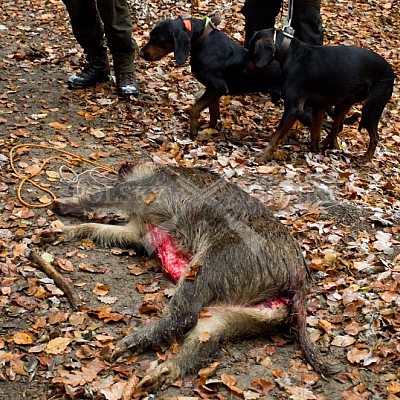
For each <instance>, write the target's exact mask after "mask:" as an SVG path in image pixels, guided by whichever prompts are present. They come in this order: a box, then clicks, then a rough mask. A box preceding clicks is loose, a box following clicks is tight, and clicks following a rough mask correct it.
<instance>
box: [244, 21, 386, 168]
mask: <svg viewBox="0 0 400 400" xmlns="http://www.w3.org/2000/svg"><path fill="white" fill-rule="evenodd" d="M275 60H278V61H279V63H280V64H281V66H282V79H283V81H282V97H283V100H284V103H285V111H284V114H283V116H282V119H281V121H280V123H279V125H278V128H277V130H276V132H275V133H274V135H273V136H272V139H271V141H270V142H269V145H268V147H267V148H266V150H265V151H264V153H263V154H262V156H261V157H259V159H258V160H259V161H266V160H268V159H269V158H270V157H271V156H272V154H273V152H274V149H275V148H276V146H277V145H278V144H279V143H280V142H281V141H282V140H283V139H284V138H285V136H286V135H287V134H288V132H289V130H290V128H291V127H292V126H293V124H294V123H295V121H296V120H297V119H298V118H299V115H301V113H302V111H303V107H304V104H305V103H307V104H308V105H309V106H311V107H312V109H313V119H312V124H311V150H312V151H318V150H319V146H320V136H321V127H322V123H323V117H324V114H325V110H326V108H328V107H330V106H334V107H335V110H334V115H333V124H332V128H331V130H330V132H329V133H328V135H327V137H326V139H325V140H324V141H323V144H322V148H323V149H330V148H338V147H339V146H338V143H337V135H338V134H339V132H341V131H342V129H343V121H344V118H345V115H346V113H347V112H348V111H349V109H350V107H351V106H352V105H353V104H356V103H360V102H364V105H363V109H362V117H361V120H360V124H359V131H361V129H362V128H363V127H365V129H366V130H367V131H368V133H369V137H370V140H369V146H368V150H367V152H366V153H365V155H364V159H365V160H366V161H370V160H371V159H372V157H373V154H374V152H375V149H376V146H377V144H378V140H379V135H378V122H379V120H380V118H381V115H382V112H383V110H384V108H385V106H386V104H387V102H388V101H389V100H390V98H391V95H392V91H393V83H394V72H393V70H392V68H391V66H390V65H389V63H388V62H387V61H386V60H385V59H384V58H383V57H381V56H380V55H378V54H377V53H375V52H373V51H371V50H367V49H362V48H359V47H355V46H311V45H308V44H305V43H303V42H301V41H300V40H298V39H296V38H293V37H292V36H291V35H289V34H287V33H286V32H282V31H275V30H274V29H264V30H261V31H259V32H257V33H256V34H255V35H254V36H253V38H252V39H251V41H250V45H249V61H248V66H249V68H250V69H251V70H253V69H254V67H256V68H260V69H262V68H265V67H266V66H268V65H269V63H271V62H275Z"/></svg>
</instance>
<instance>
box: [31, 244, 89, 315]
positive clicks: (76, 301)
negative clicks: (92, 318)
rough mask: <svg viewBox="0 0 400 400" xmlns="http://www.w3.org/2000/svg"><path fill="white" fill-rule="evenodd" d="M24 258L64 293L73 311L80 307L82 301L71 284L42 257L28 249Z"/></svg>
mask: <svg viewBox="0 0 400 400" xmlns="http://www.w3.org/2000/svg"><path fill="white" fill-rule="evenodd" d="M25 257H27V258H28V260H29V261H31V262H32V263H33V264H35V265H36V266H37V267H38V268H39V269H40V270H41V271H43V272H44V273H45V274H46V275H47V276H48V277H49V278H51V279H53V281H54V282H55V284H56V285H57V286H58V287H59V288H60V289H61V290H62V291H63V292H64V294H65V295H66V296H67V299H68V301H69V302H70V303H71V305H72V307H73V308H74V309H75V310H78V309H79V308H80V307H81V305H82V301H81V299H80V298H79V296H78V294H77V293H76V292H75V290H74V288H73V287H72V286H71V284H70V283H69V282H68V281H67V279H65V278H64V277H63V275H62V274H60V273H59V272H58V271H56V269H55V268H54V267H53V266H52V265H51V264H49V263H48V262H46V261H45V260H43V258H42V257H40V256H39V254H38V253H36V251H34V250H32V249H30V248H29V247H27V248H26V250H25Z"/></svg>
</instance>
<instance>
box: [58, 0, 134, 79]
mask: <svg viewBox="0 0 400 400" xmlns="http://www.w3.org/2000/svg"><path fill="white" fill-rule="evenodd" d="M63 2H64V4H65V6H66V7H67V11H68V14H69V17H70V19H71V26H72V31H73V33H74V36H75V38H76V40H77V42H78V43H79V44H80V45H81V46H82V48H83V50H84V51H85V53H86V54H87V56H88V58H90V57H100V58H101V57H102V56H106V54H107V48H106V42H105V39H107V45H108V47H109V49H110V53H111V55H112V58H113V63H114V69H115V71H116V72H134V70H135V64H134V60H135V48H136V43H135V41H134V40H133V38H132V18H131V15H130V12H129V8H128V4H127V2H126V0H63Z"/></svg>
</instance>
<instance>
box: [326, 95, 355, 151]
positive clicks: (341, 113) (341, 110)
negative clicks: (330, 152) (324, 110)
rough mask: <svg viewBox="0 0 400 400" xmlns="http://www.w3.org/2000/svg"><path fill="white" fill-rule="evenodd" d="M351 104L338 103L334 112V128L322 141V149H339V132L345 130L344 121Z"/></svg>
mask: <svg viewBox="0 0 400 400" xmlns="http://www.w3.org/2000/svg"><path fill="white" fill-rule="evenodd" d="M350 108H351V104H347V103H342V104H337V105H336V107H335V111H334V113H333V123H332V128H331V130H330V132H329V133H328V135H327V136H326V138H325V139H324V141H323V142H322V150H323V151H325V150H327V149H339V143H338V141H337V136H338V134H339V133H340V132H341V131H342V130H343V121H344V118H345V117H346V114H347V112H348V111H349V110H350Z"/></svg>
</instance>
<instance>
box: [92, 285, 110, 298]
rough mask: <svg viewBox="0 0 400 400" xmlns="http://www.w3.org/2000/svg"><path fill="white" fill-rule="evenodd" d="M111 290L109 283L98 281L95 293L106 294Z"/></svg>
mask: <svg viewBox="0 0 400 400" xmlns="http://www.w3.org/2000/svg"><path fill="white" fill-rule="evenodd" d="M109 291H110V287H109V286H108V285H104V284H103V283H98V282H96V284H95V286H94V288H93V293H94V294H95V295H96V296H105V295H106V294H107V293H108V292H109Z"/></svg>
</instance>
